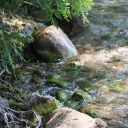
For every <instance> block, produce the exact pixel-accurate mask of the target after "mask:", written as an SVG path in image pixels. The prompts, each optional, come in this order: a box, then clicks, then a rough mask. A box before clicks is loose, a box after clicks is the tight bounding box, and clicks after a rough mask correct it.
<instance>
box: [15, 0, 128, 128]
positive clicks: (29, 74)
mask: <svg viewBox="0 0 128 128" xmlns="http://www.w3.org/2000/svg"><path fill="white" fill-rule="evenodd" d="M94 3H95V5H94V6H93V8H92V10H91V11H90V12H89V16H88V20H89V22H90V23H89V26H88V27H87V28H86V30H85V31H83V32H82V33H80V34H78V35H77V36H75V37H73V38H72V39H71V40H72V42H73V43H74V44H75V46H76V47H77V49H78V52H79V56H78V57H77V58H71V59H68V60H64V61H62V62H60V63H57V64H50V63H49V64H46V63H33V64H31V65H29V66H25V65H21V66H20V67H18V66H17V69H16V73H17V75H18V78H19V79H18V80H15V81H14V82H13V85H14V86H15V87H18V88H22V89H23V90H25V91H26V93H30V94H31V93H32V92H37V93H39V94H41V95H51V96H54V97H56V98H58V97H59V96H58V95H59V93H58V91H59V92H62V95H63V97H64V98H62V99H61V98H59V100H60V101H61V104H60V107H62V106H66V107H71V108H73V109H76V110H78V111H81V112H86V110H87V109H88V108H89V109H92V110H96V111H97V112H98V113H99V116H100V118H101V119H102V120H104V121H105V122H106V123H107V124H108V125H109V127H110V128H128V98H127V96H128V1H127V0H94ZM53 79H54V80H53ZM79 90H81V93H83V92H82V91H84V92H85V93H87V95H85V97H86V100H85V99H82V100H81V96H78V94H76V93H75V92H78V91H79Z"/></svg>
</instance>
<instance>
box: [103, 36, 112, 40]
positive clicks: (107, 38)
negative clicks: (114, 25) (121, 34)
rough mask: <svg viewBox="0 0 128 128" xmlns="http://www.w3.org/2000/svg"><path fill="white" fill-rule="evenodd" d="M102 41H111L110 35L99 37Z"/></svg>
mask: <svg viewBox="0 0 128 128" xmlns="http://www.w3.org/2000/svg"><path fill="white" fill-rule="evenodd" d="M101 39H102V40H110V39H111V35H103V36H101Z"/></svg>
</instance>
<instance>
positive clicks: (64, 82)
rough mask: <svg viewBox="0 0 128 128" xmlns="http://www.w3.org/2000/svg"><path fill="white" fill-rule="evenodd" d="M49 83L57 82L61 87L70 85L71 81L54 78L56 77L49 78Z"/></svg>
mask: <svg viewBox="0 0 128 128" xmlns="http://www.w3.org/2000/svg"><path fill="white" fill-rule="evenodd" d="M47 83H48V84H56V85H57V86H58V87H60V88H66V87H68V86H69V83H68V82H66V81H62V80H54V79H51V80H48V81H47Z"/></svg>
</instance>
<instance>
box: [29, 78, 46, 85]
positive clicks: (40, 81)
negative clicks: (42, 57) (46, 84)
mask: <svg viewBox="0 0 128 128" xmlns="http://www.w3.org/2000/svg"><path fill="white" fill-rule="evenodd" d="M43 81H44V80H43V79H42V78H40V77H37V76H35V77H32V78H31V82H32V83H35V84H40V83H42V82H43Z"/></svg>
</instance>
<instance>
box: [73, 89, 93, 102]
mask: <svg viewBox="0 0 128 128" xmlns="http://www.w3.org/2000/svg"><path fill="white" fill-rule="evenodd" d="M72 97H73V98H74V99H75V100H76V101H84V102H87V103H88V102H91V101H92V97H91V96H90V95H89V94H88V93H87V92H84V91H82V90H78V91H76V92H74V94H73V95H72Z"/></svg>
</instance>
